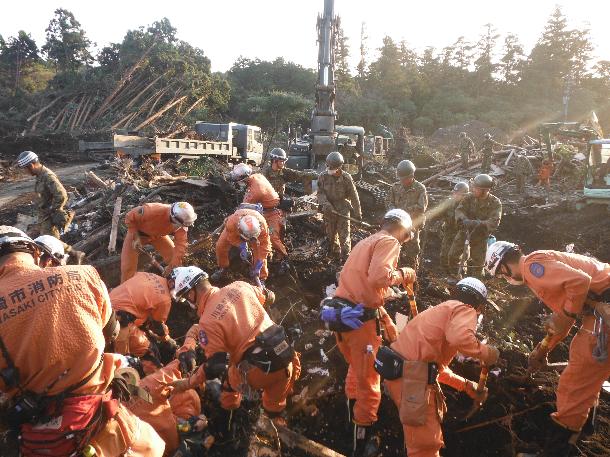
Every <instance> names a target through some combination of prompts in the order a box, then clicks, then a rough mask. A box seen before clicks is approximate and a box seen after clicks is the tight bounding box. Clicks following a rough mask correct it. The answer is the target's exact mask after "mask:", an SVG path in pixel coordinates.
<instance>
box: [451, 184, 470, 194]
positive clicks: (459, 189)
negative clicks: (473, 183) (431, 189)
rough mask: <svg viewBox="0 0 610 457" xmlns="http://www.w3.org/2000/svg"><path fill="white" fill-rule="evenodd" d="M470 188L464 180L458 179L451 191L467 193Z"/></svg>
mask: <svg viewBox="0 0 610 457" xmlns="http://www.w3.org/2000/svg"><path fill="white" fill-rule="evenodd" d="M469 190H470V188H469V186H468V183H467V182H464V181H460V182H459V183H457V184H456V185H455V186H453V192H455V193H457V194H467V193H468V191H469Z"/></svg>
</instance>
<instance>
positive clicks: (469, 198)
mask: <svg viewBox="0 0 610 457" xmlns="http://www.w3.org/2000/svg"><path fill="white" fill-rule="evenodd" d="M501 218H502V202H500V199H499V198H498V197H496V196H495V195H492V194H489V195H488V196H487V197H486V198H484V199H479V198H476V197H475V196H474V194H468V195H466V196H465V197H464V199H463V200H462V201H461V202H460V204H459V205H457V208H456V209H455V220H456V222H457V223H458V226H459V230H458V232H457V235H456V236H455V238H454V240H453V243H452V244H451V248H450V249H449V269H450V271H451V272H457V271H458V268H459V262H460V256H461V255H462V253H463V252H464V241H465V240H466V236H467V232H468V230H472V229H466V228H465V227H464V226H463V225H462V224H461V222H462V221H463V220H465V219H470V220H478V221H482V222H483V224H482V225H479V226H478V227H476V228H475V229H474V230H473V231H472V232H471V235H470V259H469V260H468V276H477V277H481V276H482V275H483V263H484V261H485V252H486V251H487V238H488V237H489V235H490V233H492V232H493V231H494V230H495V229H496V228H497V227H498V225H500V219H501Z"/></svg>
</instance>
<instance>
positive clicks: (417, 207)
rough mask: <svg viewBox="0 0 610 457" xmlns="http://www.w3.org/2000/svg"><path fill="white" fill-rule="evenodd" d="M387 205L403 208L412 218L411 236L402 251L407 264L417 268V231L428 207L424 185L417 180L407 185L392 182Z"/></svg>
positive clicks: (418, 248)
mask: <svg viewBox="0 0 610 457" xmlns="http://www.w3.org/2000/svg"><path fill="white" fill-rule="evenodd" d="M387 207H388V209H394V208H399V209H402V210H405V211H406V212H407V213H409V215H410V216H411V218H412V219H413V227H414V230H413V238H412V239H411V240H410V241H409V242H408V243H405V244H404V245H403V249H402V252H403V253H404V259H405V261H406V262H407V265H408V266H410V267H412V268H415V269H417V267H418V266H419V252H420V244H419V232H420V229H422V228H423V227H424V224H425V222H426V218H425V216H424V213H425V212H426V208H427V207H428V193H427V192H426V186H424V185H423V184H422V183H420V182H419V181H413V183H412V184H411V185H410V186H409V187H406V186H405V185H404V184H403V183H402V182H397V183H394V185H393V186H392V188H391V189H390V193H389V194H388V200H387Z"/></svg>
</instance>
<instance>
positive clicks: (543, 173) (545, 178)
mask: <svg viewBox="0 0 610 457" xmlns="http://www.w3.org/2000/svg"><path fill="white" fill-rule="evenodd" d="M552 173H553V164H552V163H550V162H549V163H546V164H544V163H543V164H542V165H541V166H540V169H539V170H538V185H540V186H549V185H550V184H551V174H552Z"/></svg>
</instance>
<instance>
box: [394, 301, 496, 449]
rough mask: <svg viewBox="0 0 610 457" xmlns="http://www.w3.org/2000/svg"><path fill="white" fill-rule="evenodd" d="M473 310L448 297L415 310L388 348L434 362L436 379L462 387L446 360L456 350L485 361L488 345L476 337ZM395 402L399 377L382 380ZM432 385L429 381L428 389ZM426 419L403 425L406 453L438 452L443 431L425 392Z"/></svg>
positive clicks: (432, 400)
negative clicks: (426, 307) (441, 301)
mask: <svg viewBox="0 0 610 457" xmlns="http://www.w3.org/2000/svg"><path fill="white" fill-rule="evenodd" d="M476 328H477V312H476V311H475V310H474V308H472V307H471V306H469V305H465V304H464V303H462V302H459V301H457V300H449V301H446V302H443V303H441V304H440V305H437V306H435V307H433V308H428V309H427V310H425V311H423V312H421V313H419V314H418V315H417V316H416V317H415V318H414V319H412V320H411V321H409V323H408V324H407V326H406V327H405V328H404V329H403V331H402V332H400V334H399V335H398V340H397V341H396V342H394V343H393V344H392V345H391V348H392V349H394V350H395V351H396V352H398V353H399V354H400V355H401V356H402V357H403V358H404V359H406V360H411V361H423V362H436V364H437V366H438V371H439V376H438V381H439V382H442V383H443V384H446V385H448V386H451V387H453V388H454V389H456V390H458V391H460V392H461V391H463V390H464V389H465V385H466V380H465V379H464V378H462V377H461V376H459V375H457V374H455V373H453V371H451V369H450V368H449V364H450V363H451V361H452V360H453V358H454V357H455V355H456V353H457V352H460V353H461V354H463V355H465V356H469V357H474V358H476V359H479V360H482V361H484V362H485V361H486V360H488V358H489V356H490V352H489V349H488V347H487V346H486V345H485V344H483V343H480V342H479V341H478V340H477V337H476V335H475V331H476ZM385 384H386V387H387V388H388V390H389V392H390V396H391V397H392V400H394V403H396V406H398V407H400V402H401V396H402V392H401V391H402V378H399V379H396V380H394V381H388V380H386V381H385ZM433 388H434V386H432V385H430V386H429V387H428V389H429V390H432V389H433ZM428 399H429V402H428V408H427V415H426V423H425V424H424V425H422V426H410V425H403V433H404V440H405V447H406V448H407V454H408V455H409V457H433V456H439V455H440V454H439V450H440V448H441V447H443V433H442V431H441V424H440V420H439V417H438V414H437V406H438V405H437V403H436V396H435V395H429V396H428Z"/></svg>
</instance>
